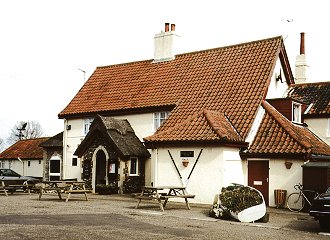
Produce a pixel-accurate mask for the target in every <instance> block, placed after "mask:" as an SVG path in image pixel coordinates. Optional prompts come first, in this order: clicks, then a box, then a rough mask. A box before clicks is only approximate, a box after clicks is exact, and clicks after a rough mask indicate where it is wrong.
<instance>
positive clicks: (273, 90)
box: [266, 59, 288, 99]
mask: <svg viewBox="0 0 330 240" xmlns="http://www.w3.org/2000/svg"><path fill="white" fill-rule="evenodd" d="M280 69H281V62H280V59H278V60H277V62H276V65H275V68H274V72H273V75H272V77H271V81H270V84H269V87H268V92H267V96H266V99H272V98H282V97H284V96H285V95H286V91H287V90H288V84H287V82H286V78H285V75H284V72H283V69H282V70H281V71H280ZM280 72H281V77H282V82H281V81H276V76H278V75H279V74H280Z"/></svg>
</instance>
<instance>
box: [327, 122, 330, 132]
mask: <svg viewBox="0 0 330 240" xmlns="http://www.w3.org/2000/svg"><path fill="white" fill-rule="evenodd" d="M327 137H330V118H328V129H327Z"/></svg>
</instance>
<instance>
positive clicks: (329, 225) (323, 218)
mask: <svg viewBox="0 0 330 240" xmlns="http://www.w3.org/2000/svg"><path fill="white" fill-rule="evenodd" d="M309 215H311V216H313V217H314V218H315V220H319V223H320V227H321V228H322V230H325V231H330V188H328V190H327V191H326V192H325V193H322V194H320V195H318V196H317V197H316V198H315V199H314V201H313V203H312V207H311V210H310V211H309Z"/></svg>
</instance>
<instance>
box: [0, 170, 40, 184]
mask: <svg viewBox="0 0 330 240" xmlns="http://www.w3.org/2000/svg"><path fill="white" fill-rule="evenodd" d="M2 180H4V183H5V185H23V183H24V182H26V183H27V184H29V185H34V184H36V183H37V182H39V181H40V180H39V179H37V178H34V177H28V176H21V175H20V174H18V173H17V172H15V171H13V170H11V169H7V168H0V181H2Z"/></svg>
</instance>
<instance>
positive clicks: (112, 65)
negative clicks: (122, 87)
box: [96, 59, 153, 69]
mask: <svg viewBox="0 0 330 240" xmlns="http://www.w3.org/2000/svg"><path fill="white" fill-rule="evenodd" d="M152 61H153V59H145V60H138V61H130V62H125V63H114V64H111V65H103V66H97V67H96V68H100V69H101V68H109V67H118V66H124V65H131V64H138V63H143V62H152Z"/></svg>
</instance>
